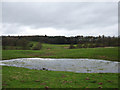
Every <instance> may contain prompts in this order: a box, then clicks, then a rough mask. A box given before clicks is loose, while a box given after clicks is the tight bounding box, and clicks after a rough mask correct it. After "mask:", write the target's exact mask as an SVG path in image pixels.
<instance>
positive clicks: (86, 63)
mask: <svg viewBox="0 0 120 90" xmlns="http://www.w3.org/2000/svg"><path fill="white" fill-rule="evenodd" d="M119 64H120V63H119V62H113V61H106V60H96V59H51V58H19V59H11V60H4V61H0V65H5V66H16V67H24V68H29V69H38V70H52V71H71V72H77V73H118V70H119V69H118V66H119Z"/></svg>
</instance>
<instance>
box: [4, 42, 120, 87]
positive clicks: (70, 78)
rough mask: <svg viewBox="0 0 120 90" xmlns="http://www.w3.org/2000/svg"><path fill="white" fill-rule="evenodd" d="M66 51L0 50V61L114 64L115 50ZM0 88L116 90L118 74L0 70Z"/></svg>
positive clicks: (64, 48)
mask: <svg viewBox="0 0 120 90" xmlns="http://www.w3.org/2000/svg"><path fill="white" fill-rule="evenodd" d="M34 44H35V43H34ZM68 47H69V45H54V44H42V49H41V50H2V59H3V60H5V59H13V58H32V57H40V58H91V59H104V60H111V61H117V60H118V56H119V55H118V47H112V48H80V49H68ZM119 77H120V76H119ZM2 86H3V88H118V73H73V72H64V71H42V70H31V69H26V68H18V67H8V66H3V68H2Z"/></svg>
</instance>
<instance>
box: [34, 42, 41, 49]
mask: <svg viewBox="0 0 120 90" xmlns="http://www.w3.org/2000/svg"><path fill="white" fill-rule="evenodd" d="M41 48H42V44H41V43H40V42H39V43H38V44H36V45H35V46H34V47H33V50H40V49H41Z"/></svg>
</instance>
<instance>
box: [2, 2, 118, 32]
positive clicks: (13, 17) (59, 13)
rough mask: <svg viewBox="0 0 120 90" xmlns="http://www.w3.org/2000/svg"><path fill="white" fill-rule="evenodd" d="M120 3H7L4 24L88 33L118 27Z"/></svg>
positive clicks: (3, 10)
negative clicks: (95, 29) (89, 29)
mask: <svg viewBox="0 0 120 90" xmlns="http://www.w3.org/2000/svg"><path fill="white" fill-rule="evenodd" d="M117 8H118V7H117V3H113V2H112V3H110V2H109V3H101V2H99V3H98V2H96V3H92V2H89V3H86V2H84V3H82V2H78V3H72V2H69V3H68V2H67V3H65V2H64V3H51V2H50V3H38V2H37V3H30V2H29V3H25V2H24V3H20V2H19V3H15V2H14V3H3V6H2V14H3V23H10V24H11V23H17V24H19V25H26V26H32V27H33V28H46V27H52V28H56V29H59V30H60V29H66V30H88V28H91V29H92V28H93V29H94V28H104V27H109V26H111V25H114V24H117V19H118V18H117Z"/></svg>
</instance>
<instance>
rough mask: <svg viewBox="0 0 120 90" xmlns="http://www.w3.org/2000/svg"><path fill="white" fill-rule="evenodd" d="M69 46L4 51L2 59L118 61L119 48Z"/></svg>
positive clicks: (44, 46) (46, 45) (47, 46)
mask: <svg viewBox="0 0 120 90" xmlns="http://www.w3.org/2000/svg"><path fill="white" fill-rule="evenodd" d="M68 47H69V45H54V44H43V45H42V49H41V50H3V51H2V59H3V60H4V59H12V58H31V57H40V58H41V57H42V58H91V59H105V60H111V61H118V47H112V48H79V49H68Z"/></svg>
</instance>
